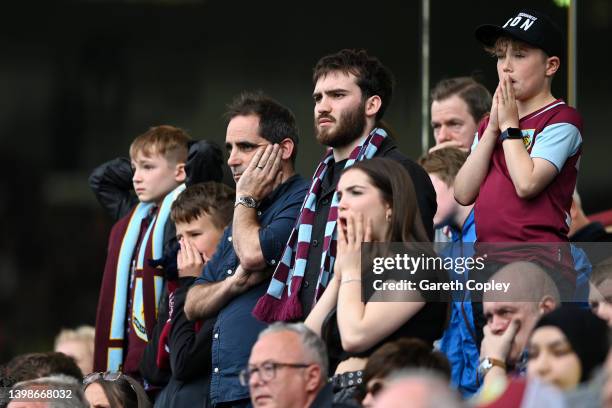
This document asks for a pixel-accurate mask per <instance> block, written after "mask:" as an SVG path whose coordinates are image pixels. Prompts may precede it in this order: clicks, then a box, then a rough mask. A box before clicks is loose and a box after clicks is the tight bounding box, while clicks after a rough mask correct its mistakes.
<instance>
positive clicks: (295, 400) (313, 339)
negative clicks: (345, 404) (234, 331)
mask: <svg viewBox="0 0 612 408" xmlns="http://www.w3.org/2000/svg"><path fill="white" fill-rule="evenodd" d="M327 370H328V362H327V350H326V349H325V344H324V343H323V341H322V340H321V339H320V338H319V337H318V336H317V335H316V334H315V333H314V332H313V331H311V330H310V329H309V328H308V327H306V326H305V325H304V324H303V323H274V324H272V325H271V326H269V327H268V328H267V329H265V330H264V331H262V332H261V333H260V334H259V338H258V340H257V342H256V343H255V345H254V346H253V349H252V350H251V357H250V358H249V364H248V366H247V368H246V369H244V370H243V371H242V373H241V375H240V380H241V382H242V384H243V385H245V386H248V387H249V388H250V392H251V402H252V403H253V406H254V407H256V408H257V407H292V408H294V407H295V408H314V407H331V406H334V407H335V406H338V405H335V404H332V397H333V395H332V389H331V384H329V383H328V381H327Z"/></svg>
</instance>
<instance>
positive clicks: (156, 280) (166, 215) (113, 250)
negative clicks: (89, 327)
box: [94, 184, 185, 371]
mask: <svg viewBox="0 0 612 408" xmlns="http://www.w3.org/2000/svg"><path fill="white" fill-rule="evenodd" d="M184 189H185V185H184V184H181V185H180V186H178V187H177V188H176V189H174V190H173V191H172V192H170V193H169V194H168V195H166V197H165V198H164V200H163V202H162V204H161V205H160V207H159V209H158V210H157V211H155V212H154V213H153V215H154V216H153V218H152V219H151V221H150V223H149V225H148V227H147V229H146V231H145V232H144V236H143V239H142V244H141V245H140V249H139V252H138V253H135V251H136V244H137V242H138V239H139V237H140V232H141V225H142V223H143V221H144V219H145V218H147V217H148V216H149V214H150V213H151V210H152V208H153V204H151V203H139V204H138V205H137V206H136V207H135V208H134V210H133V211H132V212H131V213H130V214H128V215H127V216H126V217H124V218H122V219H121V220H119V221H118V222H117V223H116V224H115V225H114V226H113V229H112V231H111V236H110V238H109V248H108V255H107V259H106V265H105V269H104V276H103V278H102V288H101V290H100V297H99V300H98V311H97V317H96V336H95V347H94V370H95V371H120V370H121V369H122V366H123V363H124V358H125V352H126V350H124V348H125V340H126V338H125V336H126V334H127V333H126V330H127V327H126V325H127V321H128V319H126V317H127V316H128V314H129V316H130V321H131V327H130V329H131V330H133V332H134V333H135V334H136V337H137V338H138V339H139V341H141V342H142V343H143V344H146V343H147V342H148V335H149V334H150V332H151V331H152V329H153V325H154V324H155V321H156V316H157V308H158V305H159V300H160V298H161V294H162V290H163V286H164V277H163V271H162V270H159V269H156V268H152V267H151V266H150V265H149V264H148V263H147V262H146V261H147V260H148V259H149V258H150V259H159V258H161V257H162V255H163V247H164V228H165V227H166V224H167V223H168V221H169V219H170V208H171V207H172V203H173V202H174V200H175V199H176V197H177V196H178V195H179V194H180V193H181V192H182V191H183V190H184ZM132 260H135V261H136V265H135V269H137V270H142V271H143V273H142V277H139V278H136V279H135V280H134V297H133V301H132V308H131V310H127V306H128V300H129V290H130V270H131V265H132Z"/></svg>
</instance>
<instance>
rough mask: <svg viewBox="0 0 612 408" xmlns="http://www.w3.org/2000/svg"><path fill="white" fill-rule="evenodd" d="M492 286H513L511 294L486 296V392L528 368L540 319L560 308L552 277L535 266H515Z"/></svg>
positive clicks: (503, 270) (483, 370) (482, 365)
mask: <svg viewBox="0 0 612 408" xmlns="http://www.w3.org/2000/svg"><path fill="white" fill-rule="evenodd" d="M489 281H490V282H493V281H495V282H504V283H509V284H510V286H509V287H508V291H507V292H503V291H491V292H487V293H485V294H484V297H483V306H482V307H483V311H484V316H485V319H486V322H487V324H486V326H484V338H483V339H482V343H481V345H480V361H481V362H480V365H479V367H478V374H479V380H480V383H481V384H483V386H484V387H485V388H487V387H488V385H489V384H491V383H494V382H495V378H498V379H499V378H500V377H502V378H503V377H505V376H506V371H509V372H514V373H522V372H524V371H525V368H526V357H527V355H526V352H525V348H526V346H527V340H528V338H529V335H530V334H531V331H532V330H533V328H534V327H535V324H536V323H537V321H538V319H539V318H540V316H542V315H543V314H546V313H549V312H551V311H553V310H554V309H555V308H557V307H559V306H560V297H559V291H558V290H557V287H556V286H555V283H554V282H553V281H552V279H551V278H550V277H549V276H548V274H547V273H546V272H545V271H544V269H542V268H541V267H539V266H538V265H536V264H534V263H531V262H514V263H511V264H508V265H506V266H504V267H503V268H501V269H500V270H499V271H497V272H496V273H495V274H494V275H493V276H492V277H491V279H490V280H489Z"/></svg>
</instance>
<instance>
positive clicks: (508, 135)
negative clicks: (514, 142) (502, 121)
mask: <svg viewBox="0 0 612 408" xmlns="http://www.w3.org/2000/svg"><path fill="white" fill-rule="evenodd" d="M522 138H523V132H521V129H519V128H513V127H509V128H508V129H506V130H504V131H503V132H501V135H499V139H500V140H501V141H502V142H503V141H504V140H506V139H522Z"/></svg>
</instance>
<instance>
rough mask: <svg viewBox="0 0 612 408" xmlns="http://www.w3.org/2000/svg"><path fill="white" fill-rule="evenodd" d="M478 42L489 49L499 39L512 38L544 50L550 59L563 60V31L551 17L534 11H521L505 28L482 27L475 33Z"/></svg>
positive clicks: (507, 22) (508, 20)
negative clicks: (553, 57)
mask: <svg viewBox="0 0 612 408" xmlns="http://www.w3.org/2000/svg"><path fill="white" fill-rule="evenodd" d="M474 34H475V35H476V38H477V39H478V41H480V42H481V43H483V44H484V45H486V46H488V47H492V46H494V45H495V41H497V39H498V38H499V37H502V36H505V37H511V38H514V39H516V40H520V41H523V42H525V43H527V44H529V45H533V46H534V47H537V48H540V49H542V50H543V51H544V52H546V54H548V56H549V57H552V56H556V57H559V58H562V55H563V49H564V41H563V34H562V33H561V29H560V28H559V26H557V24H555V23H554V22H553V21H552V20H551V19H550V17H548V16H547V15H546V14H542V13H540V12H537V11H533V10H519V11H518V13H516V14H515V15H514V16H512V17H510V18H509V19H507V21H506V23H505V24H504V25H503V26H497V25H494V24H485V25H481V26H480V27H478V28H477V29H476V31H475V32H474Z"/></svg>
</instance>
